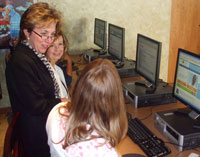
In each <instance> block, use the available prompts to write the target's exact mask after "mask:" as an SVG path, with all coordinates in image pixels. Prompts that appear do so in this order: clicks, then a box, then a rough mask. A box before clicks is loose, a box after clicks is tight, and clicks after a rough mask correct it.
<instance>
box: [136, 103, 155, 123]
mask: <svg viewBox="0 0 200 157" xmlns="http://www.w3.org/2000/svg"><path fill="white" fill-rule="evenodd" d="M152 112H153V106H152V107H151V110H150V113H149V115H147V116H146V117H144V118H141V119H139V120H141V121H142V120H145V119H147V118H148V117H150V116H151V115H152Z"/></svg>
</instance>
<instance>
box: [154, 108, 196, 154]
mask: <svg viewBox="0 0 200 157" xmlns="http://www.w3.org/2000/svg"><path fill="white" fill-rule="evenodd" d="M179 110H184V111H182V112H184V113H189V112H190V109H188V108H183V109H179ZM179 110H178V111H179ZM175 111H177V110H169V111H162V112H156V113H155V118H154V125H155V127H156V128H157V129H158V130H159V131H160V132H161V133H162V134H163V135H164V136H165V137H166V138H167V139H168V140H169V142H171V143H174V146H175V147H176V148H177V149H178V150H179V151H183V150H187V149H193V148H196V147H199V146H200V127H199V128H194V123H195V121H194V120H193V119H191V118H190V117H189V116H188V115H187V114H183V113H182V112H181V113H182V114H180V112H178V113H179V114H178V113H176V112H175Z"/></svg>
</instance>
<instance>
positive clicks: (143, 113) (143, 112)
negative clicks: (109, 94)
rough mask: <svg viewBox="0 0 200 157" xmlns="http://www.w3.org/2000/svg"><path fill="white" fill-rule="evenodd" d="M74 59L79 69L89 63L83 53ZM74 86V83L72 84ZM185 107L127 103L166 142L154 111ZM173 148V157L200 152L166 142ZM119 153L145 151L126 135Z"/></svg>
mask: <svg viewBox="0 0 200 157" xmlns="http://www.w3.org/2000/svg"><path fill="white" fill-rule="evenodd" d="M71 58H72V60H73V61H74V62H75V63H77V61H78V65H77V66H79V70H81V69H83V68H84V66H85V65H87V62H86V61H85V60H84V59H83V58H82V55H75V56H71ZM72 75H73V82H72V84H75V81H76V80H77V75H76V72H75V71H74V72H72ZM137 79H138V78H126V79H122V82H129V81H133V80H137ZM72 87H73V85H72ZM183 107H185V106H184V105H183V104H181V103H180V102H178V103H172V104H167V105H158V106H149V107H143V108H138V109H135V108H134V106H133V105H132V104H128V105H127V110H128V111H129V112H130V113H131V114H132V117H133V118H134V117H137V118H138V119H143V118H145V117H148V118H147V119H145V120H142V122H143V123H144V124H145V125H146V126H147V127H148V128H149V129H150V130H151V131H152V132H153V133H154V134H155V135H156V136H157V137H158V138H161V139H162V140H163V141H164V142H168V140H167V139H166V138H165V137H164V136H163V135H162V134H161V133H160V132H159V131H158V130H157V129H156V128H155V127H154V113H155V112H159V111H165V110H171V109H176V108H183ZM166 145H167V146H168V147H169V148H170V149H171V154H169V156H170V157H171V156H173V157H175V156H176V157H186V156H188V155H189V154H190V153H192V152H193V153H196V154H200V148H197V150H198V151H196V150H186V151H183V152H179V151H178V150H177V149H176V148H175V147H174V146H173V145H171V144H166ZM116 149H117V151H118V153H119V154H120V155H123V154H129V153H137V154H143V155H145V154H144V152H143V151H142V150H141V149H140V147H139V146H138V145H137V144H135V143H134V142H133V141H132V140H131V139H130V138H129V137H128V136H126V137H125V138H124V139H123V140H122V141H121V142H120V143H119V144H118V145H117V147H116Z"/></svg>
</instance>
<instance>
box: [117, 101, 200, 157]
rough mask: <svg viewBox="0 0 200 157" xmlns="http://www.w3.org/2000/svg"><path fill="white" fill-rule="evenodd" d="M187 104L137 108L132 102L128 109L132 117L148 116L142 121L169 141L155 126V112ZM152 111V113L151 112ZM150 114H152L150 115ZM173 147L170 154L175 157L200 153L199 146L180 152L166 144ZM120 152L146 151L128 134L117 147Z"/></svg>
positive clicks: (157, 134) (158, 135) (160, 136)
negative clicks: (195, 148)
mask: <svg viewBox="0 0 200 157" xmlns="http://www.w3.org/2000/svg"><path fill="white" fill-rule="evenodd" d="M183 107H185V105H183V104H182V103H180V102H177V103H172V104H166V105H158V106H149V107H143V108H138V109H135V108H134V107H133V105H132V104H128V105H127V109H128V111H129V112H130V113H131V114H132V117H133V118H134V117H137V118H138V119H143V118H145V117H148V118H147V119H145V120H142V122H143V123H144V124H145V125H146V126H147V127H148V128H149V129H150V130H151V131H152V132H153V133H154V134H155V135H156V136H157V137H158V138H161V139H162V140H163V141H164V142H168V140H167V138H165V137H164V136H163V135H162V134H161V133H160V132H159V131H158V130H157V129H156V128H155V127H154V113H155V112H160V111H164V110H171V109H176V108H183ZM151 112H152V114H151ZM149 115H150V116H149ZM166 145H167V146H168V147H169V148H170V149H171V154H169V156H173V157H175V156H176V157H186V156H188V155H189V154H190V153H192V152H193V153H196V154H200V148H197V149H198V150H199V151H196V150H186V151H183V152H179V151H178V150H177V149H176V148H175V147H174V146H173V145H172V144H166ZM116 149H117V151H118V153H119V154H120V155H123V154H128V153H138V154H143V155H145V154H144V152H143V151H142V150H141V149H140V147H139V146H138V145H136V144H135V143H133V142H132V140H131V139H130V138H129V137H128V136H126V137H125V138H124V139H123V140H122V141H121V142H120V143H119V144H118V145H117V147H116Z"/></svg>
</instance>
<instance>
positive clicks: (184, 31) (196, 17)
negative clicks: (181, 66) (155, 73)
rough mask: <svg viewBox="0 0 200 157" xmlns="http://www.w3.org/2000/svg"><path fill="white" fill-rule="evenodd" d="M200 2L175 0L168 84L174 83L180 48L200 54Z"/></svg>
mask: <svg viewBox="0 0 200 157" xmlns="http://www.w3.org/2000/svg"><path fill="white" fill-rule="evenodd" d="M199 8H200V1H197V0H189V1H188V0H173V1H172V9H171V10H172V11H171V12H172V13H171V15H172V18H171V31H170V49H169V64H168V82H169V83H173V82H174V74H175V67H176V60H177V54H178V48H182V49H185V50H188V51H191V52H193V53H196V54H200V44H199V43H200V10H199Z"/></svg>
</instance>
